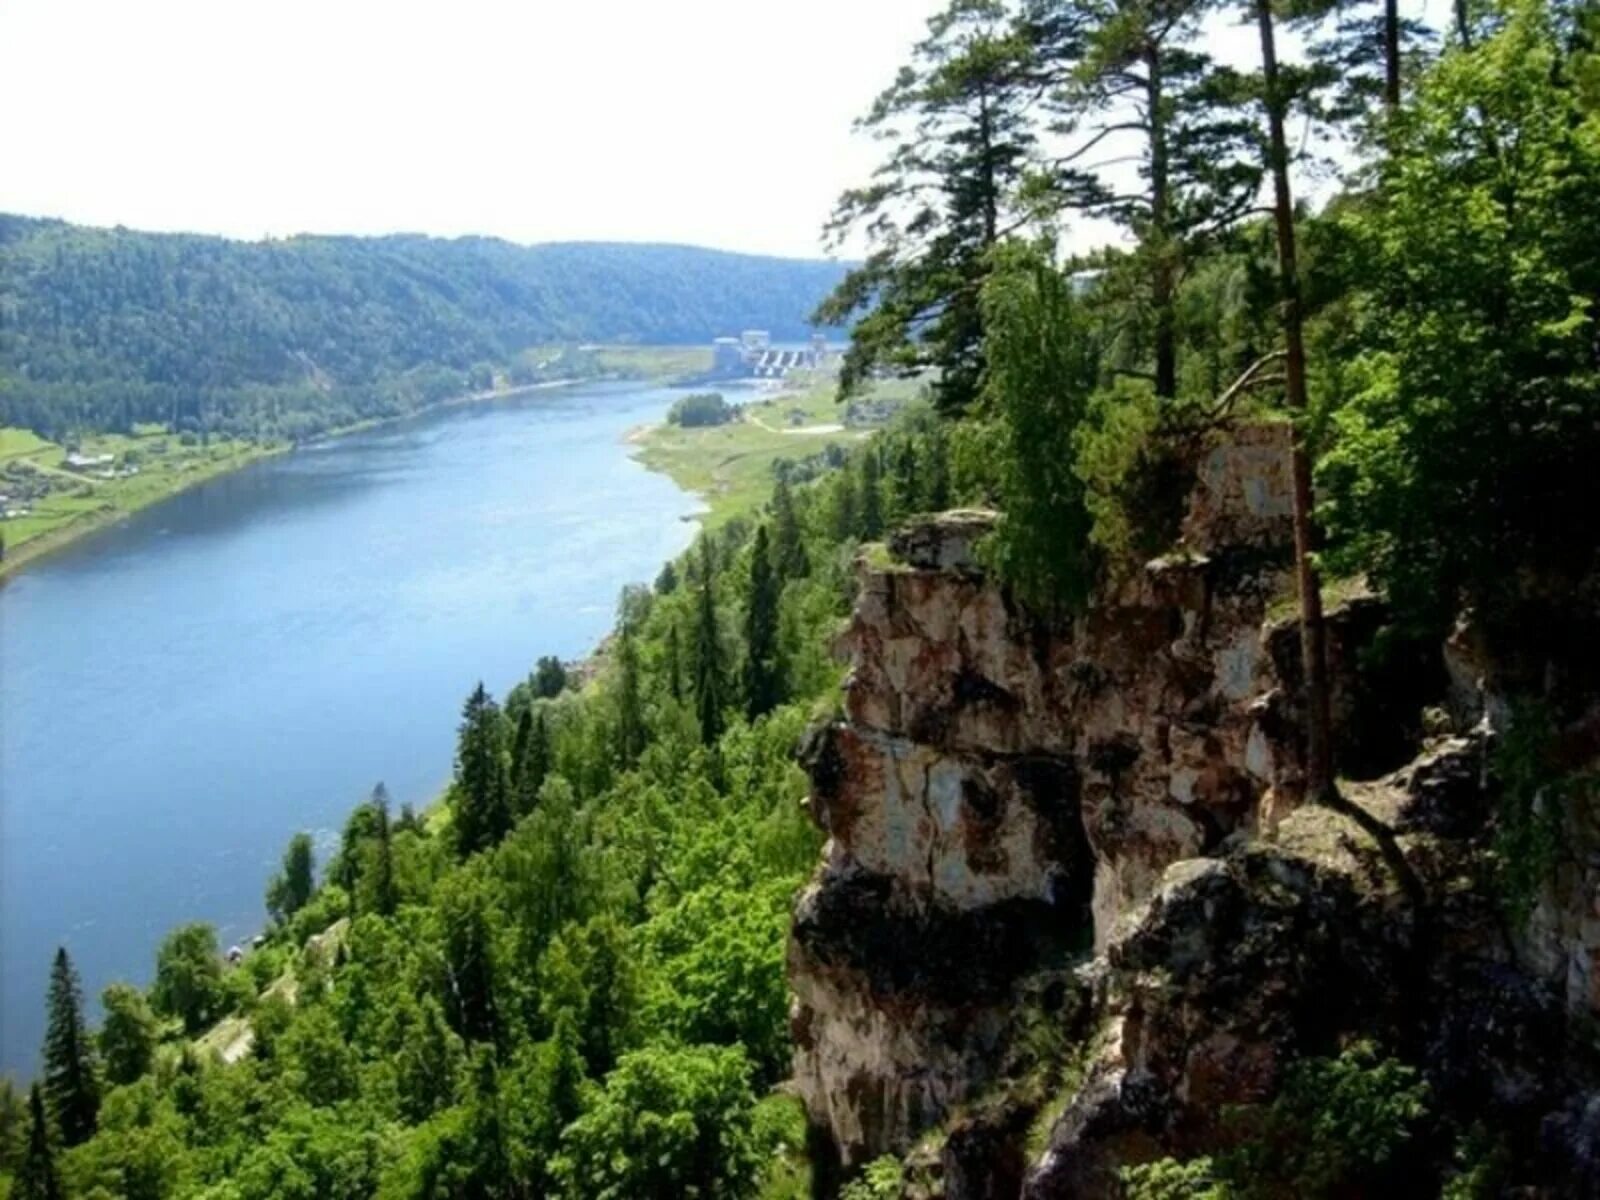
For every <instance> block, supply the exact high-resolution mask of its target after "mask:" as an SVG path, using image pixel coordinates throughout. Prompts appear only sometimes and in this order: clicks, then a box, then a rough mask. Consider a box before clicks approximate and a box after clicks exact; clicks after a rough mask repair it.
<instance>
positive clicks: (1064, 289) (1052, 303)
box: [984, 250, 1100, 613]
mask: <svg viewBox="0 0 1600 1200" xmlns="http://www.w3.org/2000/svg"><path fill="white" fill-rule="evenodd" d="M984 309H985V314H986V320H987V323H988V327H989V376H988V381H987V383H986V385H985V389H984V406H985V412H986V414H988V415H990V416H991V417H992V419H993V425H992V427H991V430H990V432H989V434H988V436H989V437H990V438H993V439H995V441H996V443H997V445H996V446H995V451H996V452H995V453H993V454H992V455H989V456H988V457H990V458H991V459H992V462H993V467H992V470H993V473H994V475H995V476H996V477H997V478H996V481H995V482H996V485H997V490H998V494H999V495H998V498H999V500H1000V504H1001V508H1002V510H1003V516H1002V518H1001V522H1000V526H999V528H998V529H997V531H996V533H995V537H994V542H993V544H992V546H991V547H990V548H989V553H990V554H991V555H992V557H993V560H994V563H995V566H996V567H997V568H998V569H999V571H1000V572H1001V575H1002V576H1003V578H1005V579H1006V581H1007V583H1008V584H1009V585H1010V586H1011V587H1012V588H1014V589H1015V590H1016V592H1017V593H1018V595H1020V596H1021V597H1022V598H1023V599H1024V600H1026V601H1027V602H1028V603H1029V604H1031V605H1033V606H1034V607H1035V608H1036V609H1037V610H1038V611H1041V612H1046V613H1061V612H1067V611H1071V610H1074V609H1076V608H1078V607H1080V606H1081V605H1082V604H1083V603H1084V601H1085V600H1086V599H1087V598H1088V594H1089V588H1090V586H1091V584H1092V583H1093V580H1094V561H1093V558H1092V557H1091V546H1090V542H1089V529H1090V520H1089V511H1088V508H1087V505H1086V502H1085V489H1084V484H1083V480H1082V479H1081V478H1080V477H1079V475H1078V473H1077V470H1076V462H1077V459H1076V450H1075V439H1076V436H1077V434H1078V430H1079V427H1080V426H1081V425H1082V424H1083V421H1084V419H1085V416H1086V414H1087V413H1088V411H1089V404H1090V398H1091V397H1092V396H1093V394H1094V391H1095V388H1096V387H1097V386H1098V384H1099V381H1100V345H1099V340H1098V337H1097V335H1096V333H1095V331H1094V329H1093V327H1092V323H1091V322H1090V320H1089V318H1088V314H1087V313H1086V312H1085V311H1084V309H1083V307H1082V305H1080V304H1079V303H1078V301H1077V300H1076V299H1075V298H1074V297H1073V295H1072V287H1071V283H1070V281H1069V280H1067V279H1066V278H1065V277H1064V276H1063V275H1062V274H1061V273H1060V272H1059V271H1057V270H1056V269H1055V268H1054V267H1052V266H1050V264H1049V263H1048V262H1046V261H1044V260H1043V259H1041V258H1040V257H1038V256H1037V255H1034V254H1030V253H1028V252H1026V251H1022V250H1017V251H1015V252H1013V253H1011V254H1009V255H1008V256H1007V261H1006V262H1005V264H1004V265H1003V266H1002V267H1001V268H1000V269H999V270H997V271H996V273H995V275H994V276H993V277H992V278H991V279H990V281H989V283H988V285H987V286H986V287H985V289H984Z"/></svg>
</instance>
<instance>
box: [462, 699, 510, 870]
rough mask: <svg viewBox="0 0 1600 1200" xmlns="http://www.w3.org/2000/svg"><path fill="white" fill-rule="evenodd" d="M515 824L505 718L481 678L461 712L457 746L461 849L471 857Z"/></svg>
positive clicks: (464, 854)
mask: <svg viewBox="0 0 1600 1200" xmlns="http://www.w3.org/2000/svg"><path fill="white" fill-rule="evenodd" d="M510 828H511V799H510V795H509V788H508V786H507V780H506V764H505V722H504V720H503V719H502V717H501V715H500V706H499V705H498V704H496V703H495V702H494V700H493V699H492V698H491V697H490V696H489V693H488V691H487V690H486V689H485V688H484V686H483V684H482V683H481V682H480V683H479V684H478V686H477V687H476V688H474V689H473V691H472V695H470V696H469V697H467V703H466V706H465V707H464V708H463V709H462V713H461V732H460V738H459V741H458V743H457V750H456V813H455V832H456V853H457V854H458V855H460V857H462V858H466V857H467V856H468V855H471V854H475V853H477V852H478V851H479V850H486V849H489V848H490V847H492V846H494V845H496V844H497V843H498V842H499V841H500V839H501V838H503V837H505V835H506V833H507V832H508V831H509V830H510Z"/></svg>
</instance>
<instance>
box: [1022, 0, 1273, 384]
mask: <svg viewBox="0 0 1600 1200" xmlns="http://www.w3.org/2000/svg"><path fill="white" fill-rule="evenodd" d="M1209 8H1210V6H1209V5H1208V4H1207V3H1206V2H1205V0H1049V2H1048V3H1046V4H1044V5H1042V6H1040V9H1039V11H1037V12H1035V13H1034V14H1033V16H1032V22H1031V33H1032V37H1033V40H1034V42H1035V45H1036V47H1037V49H1038V53H1039V55H1040V58H1041V59H1042V60H1043V61H1044V62H1045V63H1046V64H1047V65H1048V70H1049V73H1050V74H1051V75H1052V76H1053V77H1055V78H1056V79H1057V80H1058V82H1059V83H1060V86H1059V88H1058V89H1057V91H1056V93H1055V98H1054V104H1055V107H1056V110H1057V114H1058V121H1057V123H1056V125H1055V132H1056V133H1057V134H1058V135H1059V136H1060V137H1061V138H1062V139H1063V142H1064V143H1065V145H1066V146H1067V147H1068V149H1067V152H1066V153H1065V154H1063V155H1062V156H1061V157H1060V158H1059V159H1057V160H1056V162H1055V164H1054V177H1053V180H1052V182H1053V185H1054V189H1055V191H1056V194H1057V197H1058V199H1059V202H1060V203H1061V204H1062V205H1064V206H1065V207H1067V208H1071V209H1075V210H1080V211H1083V212H1086V213H1089V214H1092V215H1094V216H1096V217H1101V218H1107V219H1110V220H1112V221H1115V222H1116V223H1117V224H1119V225H1121V226H1122V227H1123V228H1124V229H1126V230H1128V231H1129V232H1130V233H1131V234H1133V235H1134V237H1135V238H1136V239H1137V246H1136V248H1135V249H1134V251H1133V253H1132V255H1131V256H1130V257H1129V259H1128V265H1129V266H1131V268H1132V269H1133V271H1134V272H1135V273H1136V275H1137V276H1138V277H1139V279H1140V282H1139V284H1138V285H1137V287H1138V289H1139V290H1141V291H1143V292H1144V295H1145V297H1146V299H1147V304H1148V309H1147V311H1148V318H1147V322H1148V329H1147V330H1146V331H1145V332H1146V333H1147V340H1146V339H1145V338H1140V339H1136V341H1135V345H1136V346H1137V348H1138V349H1141V350H1142V349H1145V348H1146V347H1148V349H1149V352H1150V356H1151V359H1152V360H1153V362H1152V370H1151V371H1150V373H1149V376H1148V377H1149V379H1150V382H1151V384H1152V385H1153V387H1154V390H1155V394H1156V395H1157V396H1158V397H1160V398H1161V399H1163V400H1171V399H1173V398H1175V397H1176V396H1177V394H1178V350H1179V344H1178V343H1179V330H1178V299H1179V283H1180V281H1181V280H1182V279H1183V277H1184V275H1185V274H1186V273H1187V271H1188V270H1189V267H1190V264H1191V262H1192V260H1193V259H1194V258H1195V257H1197V256H1198V255H1199V254H1200V253H1201V252H1202V251H1203V250H1204V249H1205V248H1206V246H1207V245H1208V243H1210V242H1211V241H1213V240H1214V239H1215V238H1216V237H1217V235H1218V234H1219V233H1221V232H1223V231H1225V230H1226V229H1227V228H1228V227H1229V225H1230V224H1231V223H1232V222H1234V221H1236V220H1237V219H1238V218H1240V217H1242V216H1244V215H1245V214H1247V213H1248V212H1249V211H1251V209H1252V207H1253V205H1254V204H1255V198H1256V193H1257V191H1258V190H1259V186H1260V179H1261V170H1260V166H1259V165H1258V164H1257V163H1256V162H1255V161H1254V160H1253V159H1252V158H1251V156H1250V154H1249V150H1250V144H1249V141H1248V134H1249V127H1248V124H1247V123H1246V122H1243V121H1241V120H1240V119H1239V116H1238V114H1237V112H1236V111H1235V110H1234V109H1232V108H1231V107H1230V106H1228V105H1225V104H1219V103H1217V99H1218V96H1217V93H1218V91H1219V80H1220V79H1222V78H1223V75H1222V74H1221V73H1220V72H1219V68H1218V66H1217V64H1216V63H1215V61H1214V60H1213V59H1212V57H1211V56H1210V54H1208V53H1207V52H1206V51H1205V50H1204V49H1203V48H1202V46H1201V45H1197V41H1198V39H1197V36H1196V35H1197V34H1198V32H1199V26H1200V22H1201V20H1202V19H1203V17H1204V15H1205V14H1206V12H1208V11H1209ZM1085 126H1087V129H1085ZM1108 136H1117V137H1119V138H1122V139H1126V140H1129V141H1130V143H1131V148H1132V149H1133V154H1132V155H1131V156H1124V155H1116V156H1113V157H1111V158H1110V162H1109V163H1108V164H1095V163H1093V162H1092V160H1093V159H1094V158H1097V157H1106V156H1105V154H1104V151H1105V147H1106V141H1105V139H1106V138H1107V137H1108ZM1128 157H1132V158H1134V159H1135V160H1136V161H1137V163H1138V172H1137V175H1134V174H1133V173H1132V172H1129V171H1126V170H1124V169H1123V164H1125V163H1126V162H1127V160H1128ZM1107 167H1109V168H1110V172H1109V173H1108V172H1107V169H1106V168H1107ZM1135 179H1137V180H1138V181H1139V182H1138V184H1137V185H1136V184H1135V183H1134V182H1133V181H1134V180H1135ZM1143 307H1144V306H1139V307H1138V308H1135V309H1134V310H1133V311H1132V312H1131V313H1130V314H1129V315H1130V317H1132V318H1134V319H1135V320H1137V319H1138V318H1139V317H1140V316H1141V315H1142V311H1143ZM1143 365H1144V364H1143V363H1142V362H1141V363H1137V364H1129V367H1133V366H1143ZM1130 373H1132V372H1131V371H1130ZM1138 373H1139V374H1143V372H1142V371H1140V372H1138Z"/></svg>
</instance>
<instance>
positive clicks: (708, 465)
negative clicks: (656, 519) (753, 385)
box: [631, 378, 920, 526]
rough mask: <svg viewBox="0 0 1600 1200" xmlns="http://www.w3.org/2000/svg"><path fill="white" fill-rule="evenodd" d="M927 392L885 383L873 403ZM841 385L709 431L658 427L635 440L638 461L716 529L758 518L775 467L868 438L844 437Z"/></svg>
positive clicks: (850, 432) (790, 395)
mask: <svg viewBox="0 0 1600 1200" xmlns="http://www.w3.org/2000/svg"><path fill="white" fill-rule="evenodd" d="M919 388H920V385H919V384H917V383H915V382H914V381H909V380H902V381H894V382H887V383H880V384H876V385H874V387H873V388H872V389H871V390H870V391H869V392H868V393H867V398H868V399H874V400H884V401H888V402H901V401H906V400H910V399H912V398H913V397H914V396H915V395H916V394H917V393H918V390H919ZM834 395H835V393H834V382H833V380H832V379H831V378H830V379H818V380H815V381H810V382H808V383H805V384H802V385H800V386H798V387H796V388H795V389H794V390H792V391H785V392H780V393H776V394H774V395H772V396H769V397H766V398H762V399H758V400H754V401H751V402H750V403H748V404H746V405H744V408H743V410H742V411H743V416H744V419H743V420H742V421H737V422H734V423H733V424H729V425H717V426H712V427H709V428H700V429H684V428H681V427H679V426H676V425H665V424H663V425H654V426H650V427H649V428H647V429H643V430H639V431H637V432H636V433H635V434H634V435H633V436H632V438H631V440H632V441H633V442H634V444H635V445H636V446H637V447H638V450H637V451H636V455H635V456H636V457H637V458H638V459H639V461H640V462H642V463H644V465H645V466H647V467H649V468H650V469H651V470H654V471H660V472H662V473H663V474H665V475H669V476H671V477H672V479H673V481H674V482H676V483H677V484H678V486H680V487H683V488H686V489H688V490H689V491H692V492H695V493H696V494H698V495H700V496H701V497H703V498H704V499H705V501H706V505H707V512H706V514H705V523H706V524H707V525H708V526H717V525H720V524H722V523H723V522H724V521H726V520H728V519H729V518H730V517H732V516H734V515H736V514H738V513H741V512H746V513H747V512H750V511H753V510H754V509H755V508H756V507H757V506H758V505H759V504H760V503H761V502H762V501H763V499H764V498H765V497H766V495H767V494H768V492H769V491H770V490H771V487H772V464H773V463H775V462H777V461H778V460H779V459H783V458H791V459H798V458H804V457H805V456H807V455H809V454H815V453H817V452H818V451H820V450H822V449H823V448H824V447H826V446H827V445H828V444H829V443H830V442H833V443H836V444H839V445H842V446H848V445H853V444H854V443H856V442H859V441H860V440H861V439H863V438H865V437H866V436H868V435H869V434H870V433H871V432H872V430H871V428H870V427H862V428H852V429H845V428H843V427H842V424H843V421H844V406H843V405H841V404H840V403H839V402H838V401H837V400H836V399H835V398H834Z"/></svg>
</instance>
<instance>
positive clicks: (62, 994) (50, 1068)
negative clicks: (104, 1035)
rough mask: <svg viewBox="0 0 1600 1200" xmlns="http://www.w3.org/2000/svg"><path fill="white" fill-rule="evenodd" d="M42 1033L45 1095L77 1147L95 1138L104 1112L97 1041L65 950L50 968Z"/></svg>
mask: <svg viewBox="0 0 1600 1200" xmlns="http://www.w3.org/2000/svg"><path fill="white" fill-rule="evenodd" d="M46 1009H47V1016H48V1021H47V1024H46V1028H45V1035H44V1094H45V1099H46V1100H47V1101H48V1102H49V1107H50V1115H51V1117H53V1118H54V1120H55V1123H56V1128H57V1129H58V1130H60V1132H61V1140H62V1142H63V1143H65V1144H66V1145H68V1146H76V1145H78V1144H79V1143H80V1142H83V1141H85V1140H87V1139H88V1138H89V1137H91V1136H92V1135H93V1134H94V1130H95V1121H96V1117H97V1115H98V1113H99V1111H100V1083H99V1080H98V1079H97V1078H96V1064H95V1055H94V1042H93V1039H92V1038H91V1037H90V1034H89V1029H88V1026H87V1025H86V1024H85V1023H84V1019H83V992H82V989H81V988H80V986H79V984H78V972H77V970H76V969H75V968H74V967H73V965H72V959H71V958H69V957H68V956H67V951H66V948H65V947H60V948H58V949H57V950H56V957H55V961H54V963H52V964H51V967H50V992H49V998H48V1001H47V1004H46Z"/></svg>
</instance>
